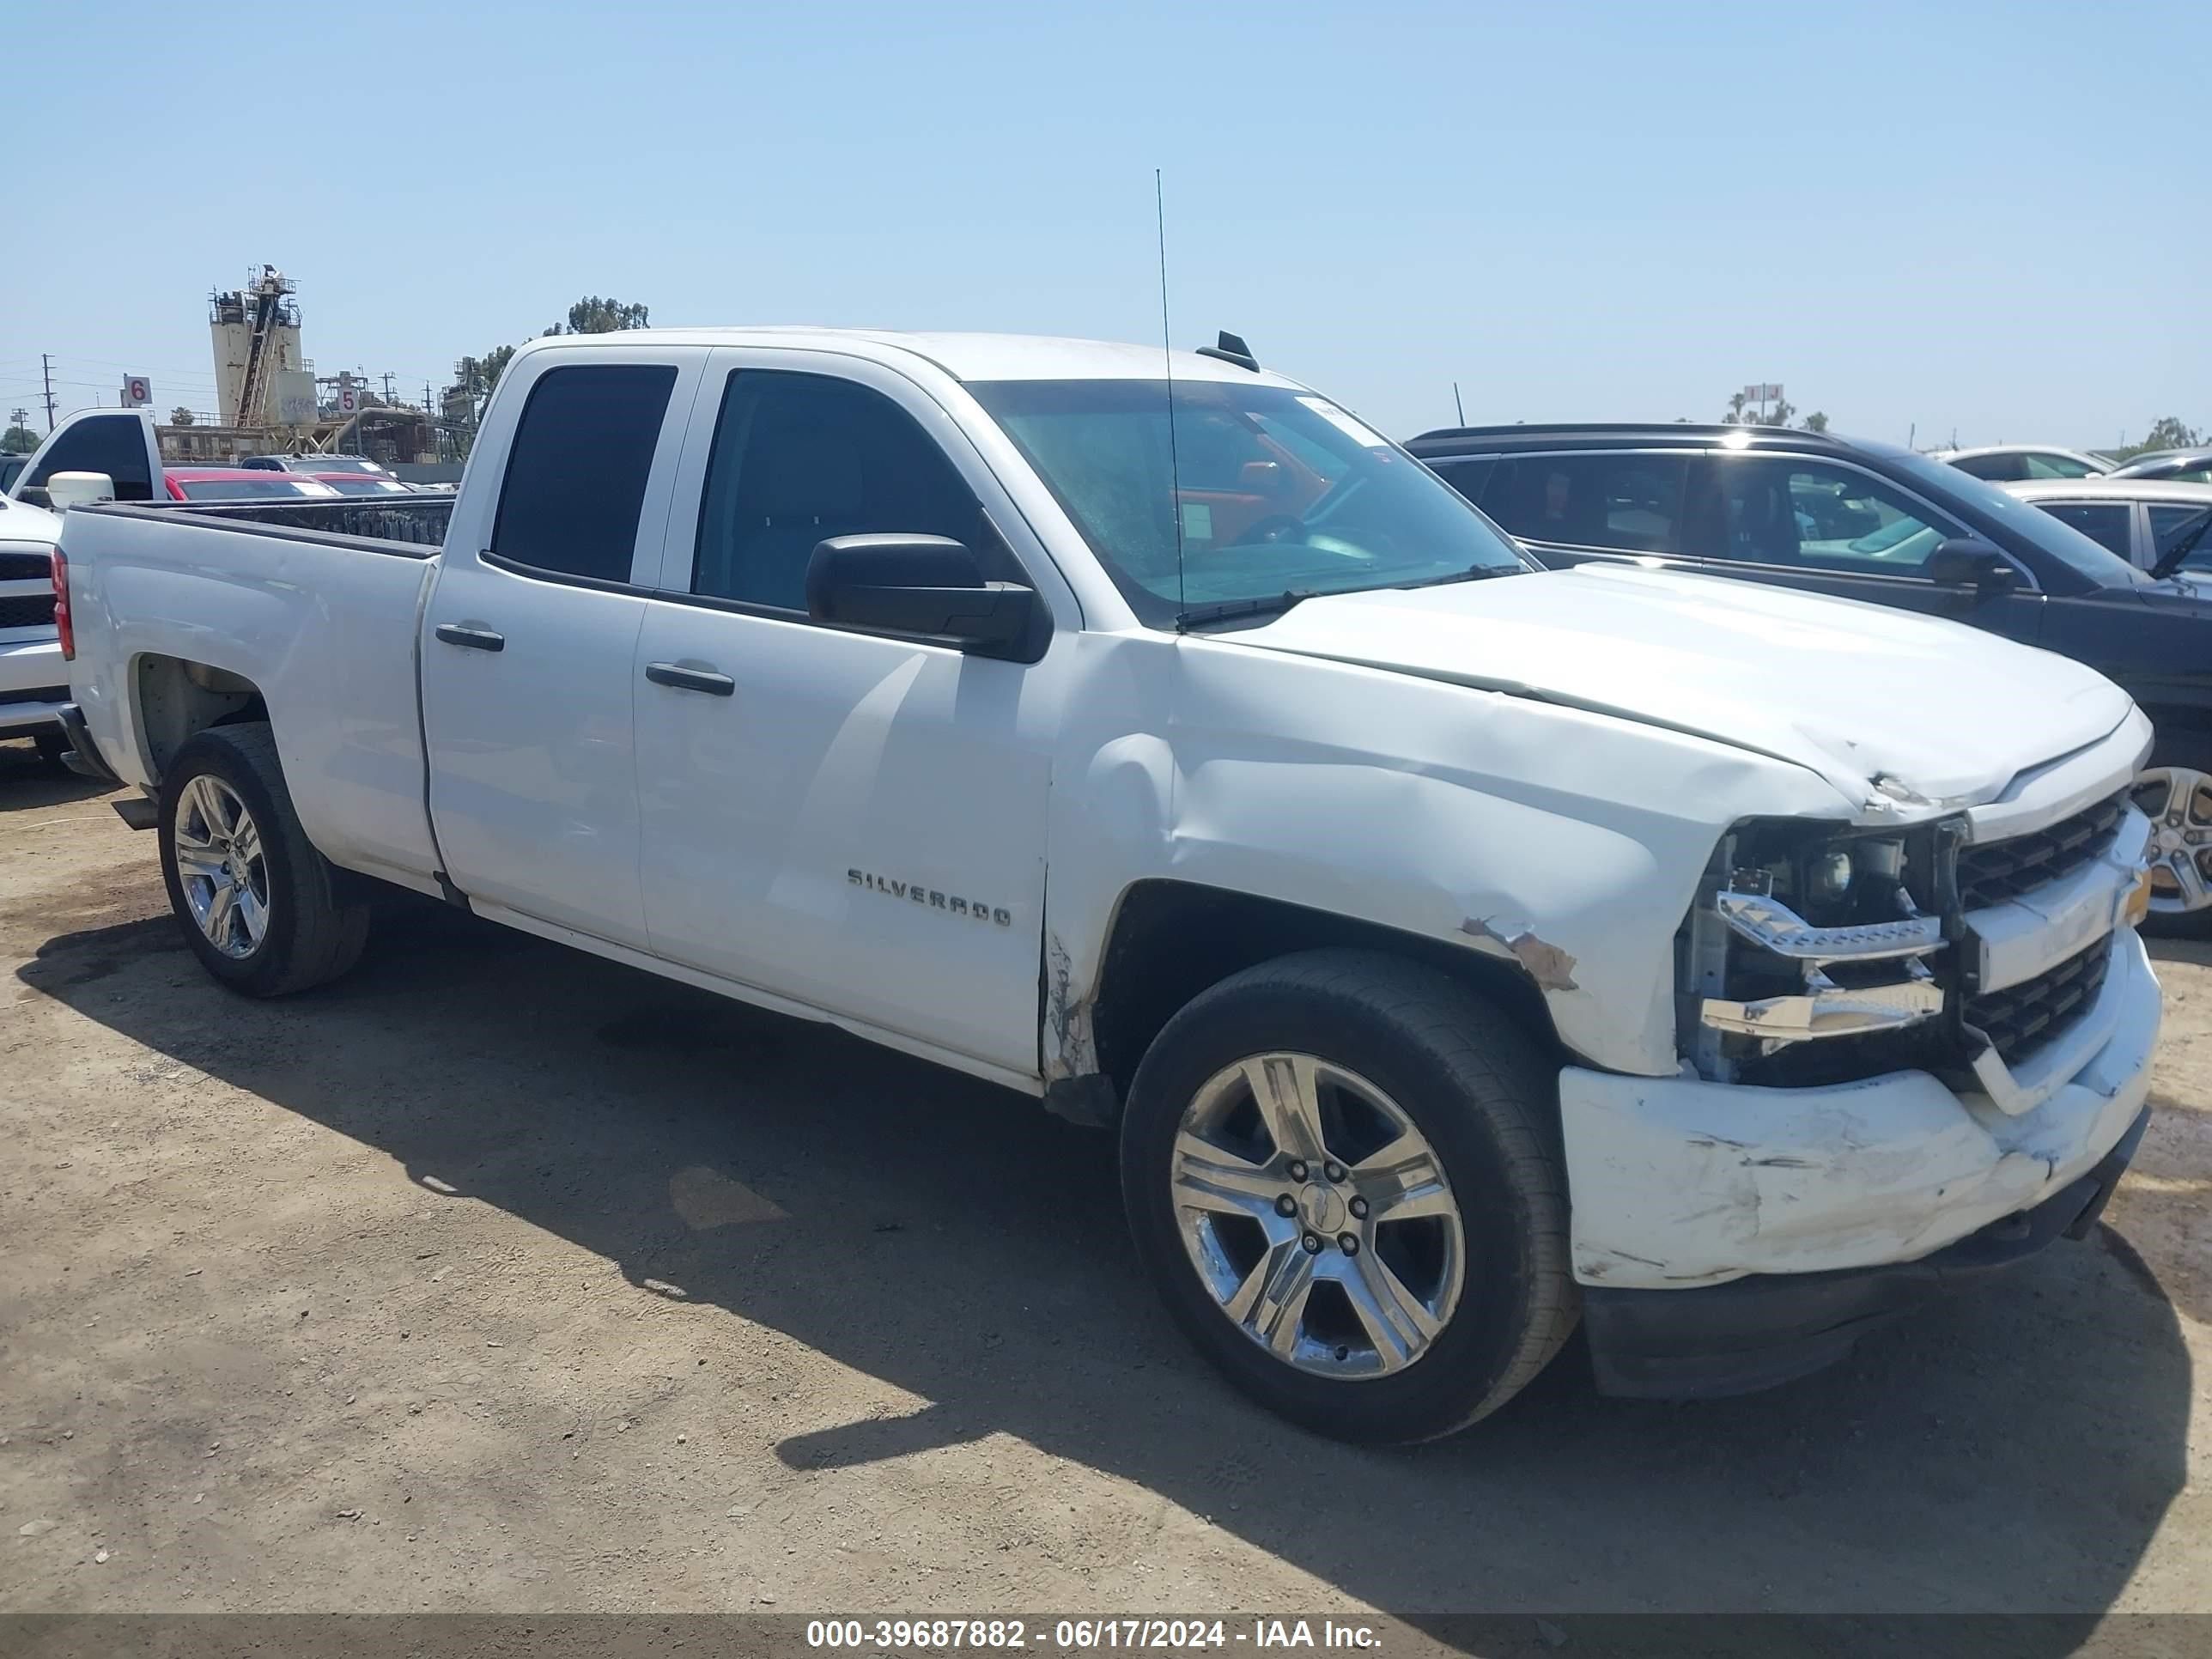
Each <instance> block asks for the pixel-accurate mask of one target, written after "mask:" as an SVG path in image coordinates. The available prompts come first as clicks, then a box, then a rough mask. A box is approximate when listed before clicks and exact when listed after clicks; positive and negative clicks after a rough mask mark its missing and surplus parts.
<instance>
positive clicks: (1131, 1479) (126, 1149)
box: [0, 744, 2212, 1648]
mask: <svg viewBox="0 0 2212 1659" xmlns="http://www.w3.org/2000/svg"><path fill="white" fill-rule="evenodd" d="M2160 961H2161V967H2160V972H2161V975H2162V976H2163V977H2164V979H2165V981H2166V1010H2167V1021H2168V1024H2167V1032H2166V1041H2165V1046H2164V1048H2163V1049H2162V1050H2161V1053H2160V1065H2159V1073H2158V1079H2157V1091H2156V1100H2157V1103H2158V1106H2159V1108H2160V1116H2159V1117H2158V1118H2157V1119H2156V1120H2155V1121H2154V1125H2153V1127H2152V1129H2151V1132H2150V1134H2149V1137H2148V1139H2147V1141H2146V1142H2145V1145H2144V1149H2143V1152H2142V1156H2141V1158H2140V1159H2139V1161H2138V1164H2137V1166H2136V1172H2135V1173H2134V1174H2133V1175H2131V1176H2130V1179H2129V1182H2128V1183H2127V1185H2126V1186H2125V1188H2124V1189H2123V1190H2122V1192H2121V1194H2120V1195H2119V1197H2118V1200H2116V1202H2115V1204H2114V1206H2113V1207H2112V1211H2111V1212H2109V1214H2108V1217H2107V1222H2106V1227H2105V1228H2104V1230H2103V1231H2101V1233H2100V1236H2099V1237H2096V1238H2095V1239H2094V1240H2093V1241H2092V1242H2090V1243H2085V1244H2081V1245H2066V1244H2061V1245H2060V1246H2058V1247H2057V1248H2056V1249H2053V1250H2051V1252H2050V1253H2049V1254H2048V1255H2046V1256H2045V1257H2044V1258H2043V1259H2042V1260H2040V1261H2038V1262H2036V1263H2035V1264H2033V1266H2032V1267H2028V1268H2027V1269H2026V1270H2025V1271H2024V1272H2023V1273H2021V1275H2020V1276H2019V1277H2018V1278H2017V1279H2016V1280H2015V1282H2014V1283H2013V1284H2012V1285H2010V1286H2008V1287H2007V1288H2006V1289H2004V1290H2001V1291H1998V1292H1996V1293H1995V1294H1991V1295H1988V1296H1984V1297H1973V1298H1968V1299H1963V1300H1960V1301H1959V1302H1956V1303H1954V1304H1949V1305H1947V1306H1945V1307H1943V1308H1941V1309H1938V1310H1933V1311H1931V1312H1930V1313H1929V1314H1927V1315H1925V1316H1922V1317H1920V1318H1918V1319H1917V1320H1915V1321H1913V1322H1909V1323H1907V1324H1905V1325H1902V1326H1899V1327H1897V1328H1893V1330H1891V1331H1889V1332H1887V1333H1885V1334H1882V1335H1881V1336H1880V1337H1878V1338H1876V1339H1875V1340H1871V1341H1869V1342H1868V1343H1867V1344H1865V1345H1864V1346H1863V1348H1862V1351H1861V1352H1860V1354H1859V1355H1858V1357H1857V1358H1856V1359H1855V1360H1854V1361H1853V1362H1851V1363H1850V1364H1848V1365H1846V1366H1844V1367H1842V1368H1840V1369H1838V1370H1835V1371H1832V1372H1831V1373H1829V1374H1827V1375H1825V1376H1820V1377H1817V1378H1814V1379H1811V1380H1808V1381H1807V1382H1804V1383H1799V1384H1797V1385H1795V1386H1793V1387H1790V1388H1788V1389H1782V1390H1779V1391H1777V1392H1774V1393H1771V1394H1768V1395H1760V1396H1757V1397H1754V1398H1751V1399H1747V1400H1741V1401H1729V1402H1723V1403H1718V1404H1712V1405H1704V1406H1697V1407H1667V1406H1657V1405H1649V1404H1627V1403H1616V1402H1609V1401H1601V1400H1599V1399H1597V1398H1595V1396H1594V1395H1592V1394H1591V1392H1590V1389H1589V1383H1588V1381H1587V1376H1586V1374H1585V1373H1584V1371H1583V1370H1581V1369H1580V1368H1578V1366H1577V1363H1576V1360H1577V1356H1576V1354H1575V1353H1574V1352H1573V1351H1572V1350H1570V1352H1569V1353H1568V1354H1567V1355H1566V1356H1565V1358H1564V1360H1563V1363H1561V1364H1558V1365H1555V1366H1554V1367H1553V1370H1552V1371H1551V1372H1550V1373H1548V1374H1547V1376H1546V1377H1545V1378H1544V1379H1543V1380H1542V1381H1541V1383H1539V1384H1538V1386H1537V1387H1536V1389H1534V1390H1533V1391H1532V1392H1531V1393H1530V1394H1529V1395H1527V1396H1525V1397H1524V1398H1522V1400H1521V1401H1517V1402H1516V1404H1515V1405H1514V1406H1512V1407H1510V1408H1508V1410H1506V1411H1505V1412H1504V1413H1501V1414H1500V1415H1499V1416H1498V1417H1496V1418H1493V1419H1491V1420H1490V1421H1489V1422H1488V1423H1487V1424H1486V1425H1483V1426H1482V1427H1480V1428H1479V1429H1477V1430H1476V1431H1474V1432H1473V1433H1470V1434H1468V1435H1466V1436H1463V1437H1460V1438H1459V1439H1457V1440H1455V1441H1452V1442H1449V1443H1444V1444H1442V1445H1439V1446H1433V1447H1430V1448H1428V1449H1423V1450H1419V1451H1417V1452H1411V1453H1404V1454H1397V1453H1392V1454H1374V1453H1364V1452H1358V1451H1354V1450H1350V1449H1345V1448H1341V1447H1338V1446H1335V1445H1333V1444H1329V1443H1322V1442H1319V1441H1315V1440H1311V1439H1309V1438H1306V1437H1304V1436H1302V1435H1300V1434H1298V1433H1297V1432H1296V1431H1291V1430H1289V1429H1286V1428H1284V1427H1281V1426H1279V1425H1277V1424H1276V1423H1274V1422H1273V1420H1272V1419H1267V1418H1266V1417H1263V1416H1261V1414H1260V1413H1258V1412H1256V1411H1255V1410H1253V1409H1250V1408H1248V1407H1246V1406H1245V1405H1244V1404H1243V1402H1242V1401H1240V1400H1239V1399H1237V1397H1235V1396H1233V1395H1231V1394H1230V1393H1229V1392H1228V1390H1227V1389H1225V1387H1224V1386H1223V1385H1221V1384H1220V1383H1217V1382H1216V1381H1215V1380H1214V1378H1213V1376H1212V1375H1211V1373H1209V1372H1207V1371H1206V1370H1204V1369H1202V1368H1201V1366H1200V1364H1198V1363H1197V1362H1196V1361H1195V1360H1194V1358H1192V1357H1190V1356H1189V1355H1188V1353H1187V1352H1185V1350H1184V1348H1183V1346H1182V1344H1181V1342H1180V1341H1179V1340H1177V1339H1176V1336H1175V1334H1173V1332H1172V1331H1171V1330H1170V1328H1168V1326H1167V1323H1166V1321H1165V1319H1164V1316H1162V1315H1160V1314H1159V1313H1158V1312H1157V1311H1156V1310H1155V1308H1154V1306H1153V1304H1152V1301H1151V1298H1150V1297H1149V1294H1148V1293H1147V1291H1146V1289H1145V1287H1144V1286H1143V1285H1141V1284H1140V1283H1139V1282H1138V1280H1137V1279H1136V1278H1135V1276H1134V1272H1133V1266H1132V1264H1131V1262H1130V1261H1129V1258H1128V1253H1127V1249H1126V1248H1125V1244H1124V1238H1123V1233H1122V1229H1121V1218H1120V1213H1119V1209H1118V1205H1117V1201H1116V1198H1115V1192H1114V1188H1113V1182H1112V1176H1111V1171H1110V1168H1109V1160H1108V1158H1107V1157H1106V1152H1107V1147H1106V1143H1105V1142H1104V1141H1103V1139H1101V1138H1098V1137H1096V1136H1094V1135H1092V1134H1090V1133H1085V1132H1084V1131H1081V1130H1078V1129H1075V1128H1072V1127H1068V1126H1066V1125H1064V1124H1061V1123H1060V1122H1057V1121H1054V1120H1053V1119H1050V1118H1048V1117H1047V1116H1045V1115H1043V1114H1042V1113H1041V1112H1040V1111H1038V1110H1037V1109H1036V1107H1035V1106H1034V1105H1033V1103H1030V1102H1028V1101H1026V1100H1024V1099H1023V1098H1021V1097H1016V1096H1013V1095H1009V1094H1005V1093H1001V1092H1000V1091H996V1090H994V1089H992V1088H990V1087H987V1086H986V1085H980V1084H977V1083H974V1082H970V1081H969V1080H967V1079H963V1078H960V1077H957V1076H955V1075H953V1074H951V1073H945V1072H941V1071H938V1070H936V1069H934V1068H933V1067H930V1066H925V1065H921V1064H920V1063H917V1062H914V1061H910V1060H904V1059H902V1058H900V1057H897V1056H895V1055H891V1054H885V1053H883V1052H880V1051H878V1050H875V1049H873V1048H869V1047H866V1045H863V1044H861V1043H860V1042H854V1041H852V1040H849V1039H847V1038H845V1037H843V1036H839V1035H837V1034H835V1033H831V1032H827V1031H825V1030H822V1029H820V1028H816V1027H811V1026H808V1025H805V1024H797V1023H793V1022H791V1021H787V1020H784V1019H781V1018H774V1017H771V1016H768V1015H763V1014H758V1013H755V1012H750V1011H748V1010H746V1009H744V1008H742V1007H739V1006H736V1005H733V1004H726V1003H722V1002H720V1001H718V1000H714V999H711V998H708V997H706V996H703V995H699V994H693V993H691V992H690V991H688V990H685V989H683V988H681V987H674V986H671V985H668V984H665V983H663V982H661V981H657V980H654V979H652V978H649V977H647V976H645V975H640V974H637V973H634V972H631V971H629V970H628V969H622V968H618V967H616V966H613V965H611V964H609V963H602V962H599V961H596V960H594V959H592V958H591V957H585V956H581V955H578V954H573V953H570V952H568V951H562V950H561V949H558V948H556V947H555V946H551V945H544V944H541V943H538V942H537V941H534V940H531V939H526V938H523V937H521V936H520V935H517V934H513V933H507V932H504V931H502V930H500V929H496V928H494V927H489V926H486V925H483V924H478V923H476V922H473V921H471V920H470V919H468V918H466V917H465V916H460V915H456V914H454V913H452V912H448V911H446V910H443V909H441V908H438V907H435V906H433V905H428V904H413V903H409V902H397V903H395V904H394V905H393V906H392V908H391V910H390V912H389V914H388V915H386V916H384V917H383V918H382V919H381V920H380V925H379V931H378V934H377V937H376V938H375V939H374V942H373V943H372V945H371V946H370V954H369V956H368V959H367V960H366V961H365V962H364V963H363V964H362V968H361V969H360V970H359V971H358V972H356V974H355V975H353V976H352V977H351V978H349V979H348V980H346V981H343V982H341V983H339V984H337V985H335V986H331V987H326V988H325V989H324V990H322V991H319V992H316V993H313V994H309V995H307V996H305V997H301V998H299V999H297V1000H292V1001H289V1002H285V1003H283V1004H274V1005H272V1004H257V1003H251V1002H247V1001H244V1000H240V999H238V998H236V997H234V996H231V995H229V994H226V993H225V992H223V991H222V990H220V989H218V988H217V987H216V986H215V985H213V984H212V983H211V982H210V981H208V980H207V979H206V978H205V977H204V975H202V974H201V972H200V971H199V969H198V968H197V964H196V963H194V962H193V961H192V959H191V956H190V955H189V954H188V953H187V952H186V951H185V949H184V948H183V946H182V945H181V942H180V941H179V939H178V938H177V937H176V935H175V933H174V932H173V923H172V922H171V921H170V918H169V914H168V909H167V904H166V902H165V901H164V899H163V896H162V892H161V882H160V879H159V877H158V875H157V873H156V872H155V862H154V842H153V838H152V836H134V835H132V834H131V832H130V831H128V830H127V829H125V828H124V826H123V825H122V824H121V823H120V822H118V820H117V819H116V817H114V815H113V814H112V812H111V811H109V810H108V807H107V805H106V800H105V799H104V798H103V797H101V796H100V795H99V794H98V793H95V792H94V791H93V790H92V789H91V788H90V787H88V786H86V785H83V784H81V783H78V782H76V781H59V780H55V779H52V778H50V777H46V776H45V775H41V774H40V772H39V771H38V770H37V769H35V768H34V766H33V763H32V760H31V755H30V750H29V749H28V747H27V745H23V744H0V970H4V974H5V976H6V977H5V979H4V981H0V984H4V988H0V1085H4V1087H0V1092H3V1093H4V1098H5V1105H6V1109H5V1113H4V1118H0V1608H4V1609H10V1610H18V1611H21V1610H92V1609H103V1610H115V1611H132V1612H144V1611H160V1610H178V1609H198V1610H256V1611H305V1610H333V1609H336V1610H356V1611H370V1610H374V1611H386V1610H425V1609H480V1610H499V1611H516V1612H537V1611H545V1610H556V1609H593V1610H641V1609H653V1610H660V1611H671V1612H673V1611H714V1610H725V1609H732V1610H735V1609H759V1610H771V1611H775V1612H778V1613H787V1612H797V1613H804V1612H816V1611H838V1612H848V1611H853V1610H856V1609H866V1610H872V1611H881V1612H888V1613H899V1612H908V1613H921V1612H948V1613H950V1612H959V1613H1003V1612H1008V1611H1024V1610H1029V1611H1035V1610H1040V1609H1053V1610H1060V1611H1086V1610H1087V1611H1093V1612H1109V1611H1110V1612H1136V1611H1149V1610H1158V1611H1162V1612H1194V1611H1200V1610H1203V1611H1206V1612H1208V1613H1214V1612H1225V1611H1228V1610H1231V1609H1234V1608H1245V1609H1250V1608H1255V1607H1266V1608H1270V1609H1274V1610H1286V1609H1298V1610H1304V1611H1307V1612H1311V1613H1318V1612H1326V1611H1332V1610H1352V1609H1358V1608H1360V1607H1375V1608H1382V1609H1388V1610H1392V1611H1395V1612H1400V1613H1408V1614H1414V1615H1419V1614H1421V1613H1433V1612H1437V1611H1442V1610H1450V1609H1460V1610H1475V1609H1480V1610H1495V1611H1506V1610H1518V1609H1528V1610H1534V1611H1553V1612H1559V1611H1567V1612H1575V1611H1596V1610H1605V1609H1619V1610H1625V1611H1636V1610H1644V1609H1669V1610H1704V1609H1717V1608H1727V1609H1740V1610H1761V1609H1779V1610H1789V1611H1817V1610H1841V1611H1857V1612H1875V1611H1951V1610H1984V1609H1986V1610H2000V1611H2004V1612H2015V1613H2016V1612H2025V1611H2033V1610H2052V1611H2072V1612H2078V1613H2095V1612H2102V1611H2104V1610H2106V1609H2107V1608H2118V1609H2125V1610H2142V1611H2166V1612H2171V1611H2197V1610H2207V1611H2212V1506H2208V1504H2207V1501H2206V1497H2205V1493H2204V1490H2203V1482H2202V1481H2200V1480H2197V1478H2196V1477H2197V1474H2200V1473H2201V1472H2202V1470H2203V1460H2204V1455H2205V1453H2204V1443H2205V1440H2204V1436H2203V1433H2202V1427H2203V1425H2204V1424H2205V1423H2206V1422H2207V1420H2208V1415H2209V1414H2212V1413H2208V1401H2207V1398H2206V1390H2205V1387H2204V1384H2203V1382H2202V1381H2201V1377H2202V1375H2203V1373H2202V1370H2201V1367H2202V1364H2203V1360H2204V1359H2205V1358H2206V1357H2207V1355H2208V1353H2212V1339H2208V1324H2207V1321H2208V1319H2212V1225H2208V1222H2207V1219H2206V1212H2205V1198H2206V1194H2207V1193H2208V1191H2212V1120H2208V1115H2207V1110H2206V1103H2207V1101H2208V1099H2212V1090H2208V1086H2207V1085H2208V1081H2212V953H2209V952H2207V951H2205V950H2203V948H2200V947H2195V946H2181V947H2176V946H2162V947H2161V948H2160ZM2193 1429H2194V1430H2197V1432H2196V1433H2192V1430H2193ZM2022 1645H2023V1648H2028V1647H2032V1646H2033V1643H2032V1642H2030V1641H2028V1640H2027V1638H2022ZM2069 1645H2070V1644H2069Z"/></svg>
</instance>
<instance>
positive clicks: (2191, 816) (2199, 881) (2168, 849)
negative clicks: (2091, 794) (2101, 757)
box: [2133, 732, 2212, 939]
mask: <svg viewBox="0 0 2212 1659" xmlns="http://www.w3.org/2000/svg"><path fill="white" fill-rule="evenodd" d="M2133 793H2134V797H2135V801H2136V805H2138V806H2140V807H2141V808H2142V810H2143V811H2144V812H2145V813H2146V814H2147V815H2148V817H2149V818H2150V821H2151V846H2150V856H2151V912H2150V915H2148V916H2146V917H2145V918H2144V919H2143V924H2142V931H2143V932H2144V933H2152V934H2157V935H2160V936H2162V937H2164V938H2167V939H2203V938H2206V937H2208V936H2212V872H2208V868H2207V866H2212V737H2205V736H2203V735H2201V734H2199V733H2197V732H2175V733H2174V734H2173V735H2172V736H2171V737H2165V736H2161V737H2159V738H2155V739H2154V741H2153V742H2152V744H2151V750H2150V759H2149V761H2148V762H2147V763H2145V765H2144V767H2143V769H2142V775H2140V776H2139V777H2138V778H2137V779H2136V784H2135V788H2134V791H2133ZM2177 813H2178V814H2179V817H2180V822H2179V823H2172V822H2170V820H2171V819H2172V818H2173V817H2174V816H2175V815H2176V814H2177ZM2169 835H2172V836H2177V837H2178V838H2179V845H2172V846H2168V845H2162V844H2161V842H2160V837H2161V836H2169ZM2191 835H2201V836H2204V837H2205V839H2204V840H2203V841H2201V842H2189V841H2188V840H2187V839H2186V837H2187V836H2191ZM2191 865H2193V866H2194V870H2193V872H2192V870H2191V867H2190V866H2191ZM2192 873H2193V875H2194V878H2195V885H2194V888H2193V889H2192V888H2191V876H2192Z"/></svg>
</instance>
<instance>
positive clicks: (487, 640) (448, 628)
mask: <svg viewBox="0 0 2212 1659" xmlns="http://www.w3.org/2000/svg"><path fill="white" fill-rule="evenodd" d="M437 634H438V637H439V638H440V639H441V640H443V641H445V642H446V643H447V645H459V646H465V647H467V648H468V649H469V650H471V651H504V650H506V649H507V635H504V634H495V633H493V632H492V631H491V629H489V628H464V627H463V626H461V624H460V623H439V624H438V629H437Z"/></svg>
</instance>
